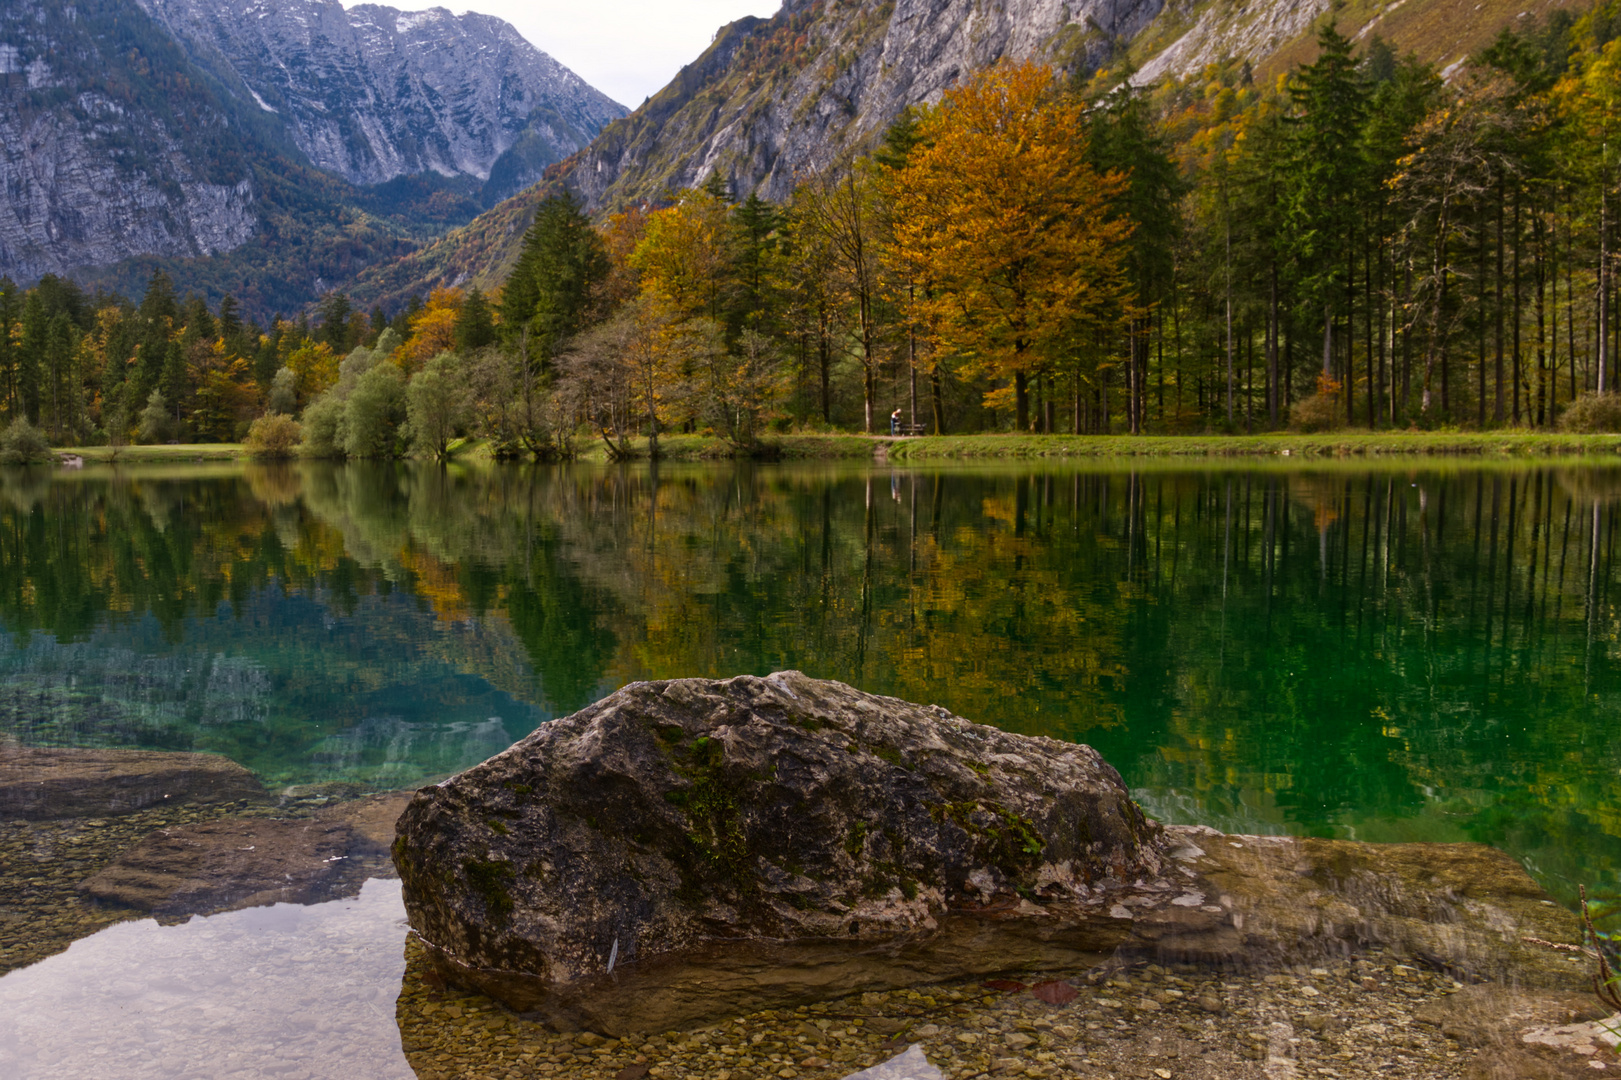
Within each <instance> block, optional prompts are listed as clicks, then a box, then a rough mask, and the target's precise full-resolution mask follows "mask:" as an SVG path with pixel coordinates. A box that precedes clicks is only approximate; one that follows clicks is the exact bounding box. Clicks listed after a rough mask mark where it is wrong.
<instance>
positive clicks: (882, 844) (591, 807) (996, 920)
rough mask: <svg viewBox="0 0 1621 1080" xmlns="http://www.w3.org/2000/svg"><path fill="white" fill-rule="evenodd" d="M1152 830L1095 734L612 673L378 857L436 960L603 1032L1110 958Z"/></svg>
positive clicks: (824, 688)
mask: <svg viewBox="0 0 1621 1080" xmlns="http://www.w3.org/2000/svg"><path fill="white" fill-rule="evenodd" d="M497 825H499V826H500V827H499V828H497V827H496V826H497ZM1162 846H1163V845H1162V830H1161V829H1160V828H1159V827H1158V826H1157V825H1155V824H1154V823H1152V822H1150V821H1149V820H1147V819H1146V818H1145V817H1144V816H1143V814H1142V812H1141V811H1140V810H1139V809H1138V807H1137V806H1136V805H1135V804H1134V803H1133V802H1132V801H1131V798H1130V796H1129V795H1128V793H1127V791H1126V789H1125V786H1124V785H1123V784H1122V782H1121V780H1120V777H1119V775H1118V774H1117V773H1116V772H1115V770H1114V769H1112V768H1111V767H1110V766H1109V765H1108V764H1107V763H1106V762H1104V761H1103V759H1102V758H1101V757H1100V756H1099V755H1098V754H1097V752H1096V751H1094V750H1092V749H1091V748H1090V747H1086V746H1080V745H1075V744H1069V743H1061V742H1057V741H1055V740H1052V739H1044V738H1031V737H1027V736H1021V735H1012V734H1008V733H1006V732H1002V731H999V730H997V729H995V728H991V727H986V726H983V725H980V724H974V723H970V722H969V721H967V720H964V719H961V718H959V717H955V716H952V715H951V714H949V713H948V712H946V711H945V710H943V709H940V708H937V707H934V706H922V705H914V704H911V703H908V702H904V701H900V700H897V699H894V698H885V697H878V696H875V695H872V694H865V693H862V692H860V691H858V690H855V689H853V688H851V687H848V686H845V685H843V684H841V683H835V682H824V681H820V680H816V679H811V678H808V677H806V676H805V675H802V674H800V673H799V672H781V673H778V674H775V675H771V676H767V677H764V678H757V677H752V676H748V677H740V678H736V679H729V680H725V681H712V680H699V679H683V680H672V681H664V682H649V683H637V684H633V685H631V686H627V687H625V688H624V689H623V690H620V691H619V692H618V693H616V694H614V695H612V696H611V697H609V698H607V699H605V700H603V701H601V702H599V703H598V704H596V705H593V706H591V707H590V708H587V709H585V710H583V711H581V712H579V713H577V714H575V715H574V716H571V717H568V718H566V719H563V720H558V721H555V722H553V723H550V724H547V725H545V726H543V727H542V728H541V729H540V730H539V731H537V732H535V734H533V735H531V736H530V737H529V738H527V739H525V740H523V741H522V742H520V743H518V744H517V745H515V746H513V747H512V748H511V749H509V750H507V751H506V752H504V753H502V754H500V755H497V756H496V757H494V758H491V759H490V760H489V761H487V762H485V763H484V764H482V765H480V766H478V767H476V768H474V769H471V770H469V771H467V772H465V773H462V774H461V775H459V776H457V777H455V778H453V779H452V780H450V781H447V782H446V783H444V784H441V785H438V786H436V787H432V788H426V789H424V790H423V791H421V792H420V793H418V795H417V797H416V799H415V801H414V802H413V803H412V804H411V806H410V807H409V809H408V810H407V811H406V813H405V815H404V817H403V818H402V819H401V822H400V839H399V842H398V843H397V844H396V845H395V848H394V855H395V861H396V864H397V865H398V866H399V868H400V871H401V876H402V878H403V879H404V881H405V893H406V905H407V910H408V911H409V913H410V918H411V923H412V925H413V926H414V927H415V928H416V929H417V931H418V932H419V933H420V934H421V935H422V937H423V940H424V941H425V943H426V944H427V945H428V946H429V947H430V949H431V950H432V951H433V952H434V954H435V955H436V957H437V958H438V960H439V962H440V964H441V966H442V967H443V968H444V969H445V972H446V974H447V975H448V976H450V977H451V978H452V979H454V980H456V981H458V982H461V983H463V984H464V985H469V986H471V987H476V988H477V989H480V990H483V991H485V992H487V993H491V994H492V995H494V996H496V997H500V998H502V999H503V1000H505V1001H507V1003H508V1004H510V1005H512V1006H513V1007H514V1008H517V1009H519V1010H523V1011H527V1010H539V1011H541V1012H542V1013H544V1014H546V1015H548V1016H549V1017H551V1018H552V1019H554V1020H555V1021H556V1022H558V1023H560V1024H578V1025H581V1026H590V1027H594V1028H596V1029H599V1030H609V1031H611V1030H662V1029H664V1028H668V1027H670V1026H672V1025H676V1024H681V1023H690V1022H699V1021H702V1020H706V1019H710V1018H713V1017H716V1016H721V1015H727V1014H729V1013H735V1012H737V1011H739V1010H746V1009H757V1008H759V1007H761V1001H762V1000H765V1001H776V1002H780V1003H784V1004H786V1003H788V1002H792V1001H803V1000H810V999H815V998H819V997H825V996H828V995H836V994H845V993H849V992H851V990H852V989H856V990H860V989H876V988H882V987H886V986H896V985H906V984H910V983H913V982H915V981H917V980H918V979H919V978H931V979H933V978H946V977H950V976H952V975H953V974H964V973H974V972H976V971H980V970H989V969H1000V968H1001V967H1005V966H1006V965H1008V964H1017V963H1020V962H1029V961H1031V960H1032V959H1037V958H1038V954H1043V953H1045V954H1049V955H1050V957H1051V959H1052V962H1055V963H1056V962H1061V961H1062V960H1063V959H1065V958H1067V959H1070V960H1073V959H1075V958H1077V957H1080V956H1089V955H1095V954H1101V953H1103V952H1107V951H1109V950H1112V949H1114V948H1116V947H1118V946H1119V945H1120V944H1121V943H1122V942H1123V941H1124V940H1125V939H1126V938H1128V937H1129V925H1130V924H1129V920H1126V921H1124V922H1122V921H1121V920H1119V919H1114V918H1110V917H1109V916H1108V914H1107V913H1108V911H1109V909H1110V908H1111V907H1114V906H1116V905H1118V904H1119V903H1120V902H1121V901H1122V900H1124V899H1126V898H1128V897H1130V896H1133V895H1136V894H1137V893H1139V892H1140V891H1141V889H1140V886H1141V884H1142V883H1143V882H1144V881H1154V880H1157V879H1158V878H1159V877H1160V876H1161V870H1162V866H1163V864H1164V861H1165V860H1164V859H1163V857H1162V854H1161V852H1160V848H1161V847H1162ZM1088 914H1089V915H1090V916H1092V917H1091V918H1089V917H1088ZM1065 928H1067V929H1065ZM1054 931H1061V932H1059V933H1058V934H1057V938H1059V939H1062V940H1056V939H1055V938H1054ZM610 960H611V961H612V963H613V967H614V971H613V973H612V974H609V971H608V967H609V963H610ZM986 965H989V968H987V967H986ZM660 1025H663V1027H662V1028H661V1027H660Z"/></svg>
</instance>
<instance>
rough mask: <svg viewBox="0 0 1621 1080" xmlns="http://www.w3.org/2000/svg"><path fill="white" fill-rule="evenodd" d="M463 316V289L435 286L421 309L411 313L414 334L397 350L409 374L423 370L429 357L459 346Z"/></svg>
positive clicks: (397, 355) (395, 354)
mask: <svg viewBox="0 0 1621 1080" xmlns="http://www.w3.org/2000/svg"><path fill="white" fill-rule="evenodd" d="M461 317H462V291H461V290H460V289H435V290H433V292H432V293H430V294H429V295H428V302H427V304H426V305H424V306H423V308H422V310H421V311H419V312H417V313H416V314H415V315H413V316H411V336H410V337H408V338H406V339H405V343H404V344H403V345H401V346H400V347H399V348H398V349H397V350H395V353H394V357H393V360H394V363H396V364H398V365H399V367H400V369H401V370H402V371H404V372H405V374H406V375H408V376H409V375H414V374H416V373H417V372H418V371H421V370H422V369H423V368H424V367H425V366H427V363H428V361H429V360H432V359H433V358H434V357H436V356H438V355H439V354H440V353H442V352H452V351H454V350H455V348H456V323H457V321H458V320H460V319H461Z"/></svg>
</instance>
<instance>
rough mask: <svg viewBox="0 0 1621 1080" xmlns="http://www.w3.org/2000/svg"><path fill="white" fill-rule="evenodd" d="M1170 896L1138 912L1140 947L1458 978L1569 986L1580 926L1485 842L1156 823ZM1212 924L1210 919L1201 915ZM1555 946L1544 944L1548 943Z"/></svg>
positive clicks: (1578, 969)
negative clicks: (1366, 953)
mask: <svg viewBox="0 0 1621 1080" xmlns="http://www.w3.org/2000/svg"><path fill="white" fill-rule="evenodd" d="M1166 835H1167V837H1168V839H1169V843H1170V848H1171V851H1170V854H1171V860H1170V861H1171V862H1172V863H1173V864H1175V865H1176V866H1177V867H1178V869H1177V870H1176V871H1175V872H1173V873H1172V874H1170V875H1168V876H1169V877H1170V878H1171V879H1173V880H1175V879H1178V878H1180V879H1181V880H1182V882H1183V883H1184V884H1183V885H1182V889H1184V890H1186V891H1185V892H1183V894H1182V895H1183V896H1188V895H1190V894H1196V895H1199V897H1200V899H1201V900H1203V901H1208V902H1207V903H1201V904H1199V905H1197V906H1192V907H1189V906H1182V905H1180V904H1179V903H1178V901H1177V900H1172V901H1171V903H1170V904H1168V905H1165V906H1163V907H1156V908H1153V909H1149V910H1144V911H1139V912H1138V913H1137V917H1136V918H1135V920H1134V927H1133V928H1134V931H1135V936H1136V937H1137V939H1138V944H1137V949H1138V951H1139V952H1142V953H1144V954H1148V955H1154V956H1157V957H1158V958H1160V959H1164V960H1175V961H1184V960H1186V961H1194V962H1201V963H1218V964H1222V965H1224V966H1231V965H1244V966H1249V967H1265V966H1267V965H1283V964H1301V963H1316V962H1320V961H1324V960H1328V959H1336V958H1339V957H1343V956H1344V955H1346V954H1347V953H1349V952H1351V951H1354V950H1358V949H1363V948H1367V947H1370V946H1379V947H1383V948H1385V949H1388V950H1389V951H1390V952H1392V953H1395V954H1398V955H1402V956H1408V957H1413V958H1415V959H1417V960H1419V961H1421V962H1422V963H1425V964H1427V965H1430V966H1433V967H1438V968H1442V969H1445V970H1447V971H1450V972H1453V973H1455V974H1457V975H1459V976H1460V977H1462V978H1466V979H1471V980H1474V979H1486V980H1501V981H1507V982H1512V983H1515V984H1517V985H1520V986H1528V987H1541V988H1546V989H1553V990H1575V989H1580V988H1581V986H1582V985H1583V984H1584V981H1585V977H1586V969H1585V967H1584V966H1582V965H1580V964H1576V963H1573V962H1572V961H1573V957H1572V952H1571V946H1572V945H1573V944H1574V943H1575V942H1576V941H1577V940H1578V937H1579V934H1578V928H1577V922H1576V919H1575V917H1574V916H1573V915H1572V914H1571V912H1569V911H1567V910H1566V909H1564V908H1562V907H1560V906H1558V905H1556V904H1555V903H1554V902H1553V901H1552V900H1551V899H1550V898H1549V896H1548V894H1547V893H1545V892H1544V891H1543V890H1542V888H1541V887H1540V886H1538V885H1537V884H1536V882H1534V881H1533V880H1532V879H1531V876H1530V875H1529V874H1527V873H1526V871H1525V869H1524V867H1522V866H1521V865H1520V864H1519V863H1518V862H1517V861H1515V860H1514V859H1513V858H1511V857H1510V856H1508V855H1506V854H1504V853H1503V852H1501V851H1498V850H1496V849H1494V848H1491V847H1488V846H1486V845H1485V844H1368V843H1361V842H1357V841H1352V840H1326V839H1316V838H1310V837H1287V836H1227V835H1223V834H1222V833H1219V832H1217V831H1216V830H1214V829H1209V828H1201V827H1197V826H1195V827H1189V826H1170V827H1168V828H1167V829H1166ZM1212 915H1214V916H1216V918H1213V919H1212V918H1210V916H1212ZM1550 943H1555V944H1550Z"/></svg>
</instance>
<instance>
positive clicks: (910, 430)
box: [895, 424, 929, 435]
mask: <svg viewBox="0 0 1621 1080" xmlns="http://www.w3.org/2000/svg"><path fill="white" fill-rule="evenodd" d="M928 433H929V425H927V424H897V425H896V426H895V434H897V435H927V434H928Z"/></svg>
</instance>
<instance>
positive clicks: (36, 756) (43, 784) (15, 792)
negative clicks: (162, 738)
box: [0, 741, 267, 821]
mask: <svg viewBox="0 0 1621 1080" xmlns="http://www.w3.org/2000/svg"><path fill="white" fill-rule="evenodd" d="M266 797H267V795H266V792H265V789H264V786H263V785H262V784H260V783H259V780H258V778H257V777H255V776H254V775H253V774H252V773H251V772H249V771H248V770H247V769H245V768H243V767H242V766H241V765H238V764H237V763H236V762H234V761H231V760H230V759H229V758H224V757H221V756H219V755H218V754H191V753H170V752H166V751H158V750H96V749H90V750H80V749H66V748H57V747H22V746H17V745H15V744H12V743H7V742H4V741H0V818H23V819H30V820H36V821H37V820H48V819H53V818H72V817H97V816H101V815H107V814H128V813H133V812H135V811H137V810H144V809H146V808H148V807H151V806H157V805H159V804H163V805H170V806H178V805H181V804H184V803H228V802H237V801H240V800H244V799H246V800H249V801H260V802H262V801H264V800H265V799H266Z"/></svg>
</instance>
